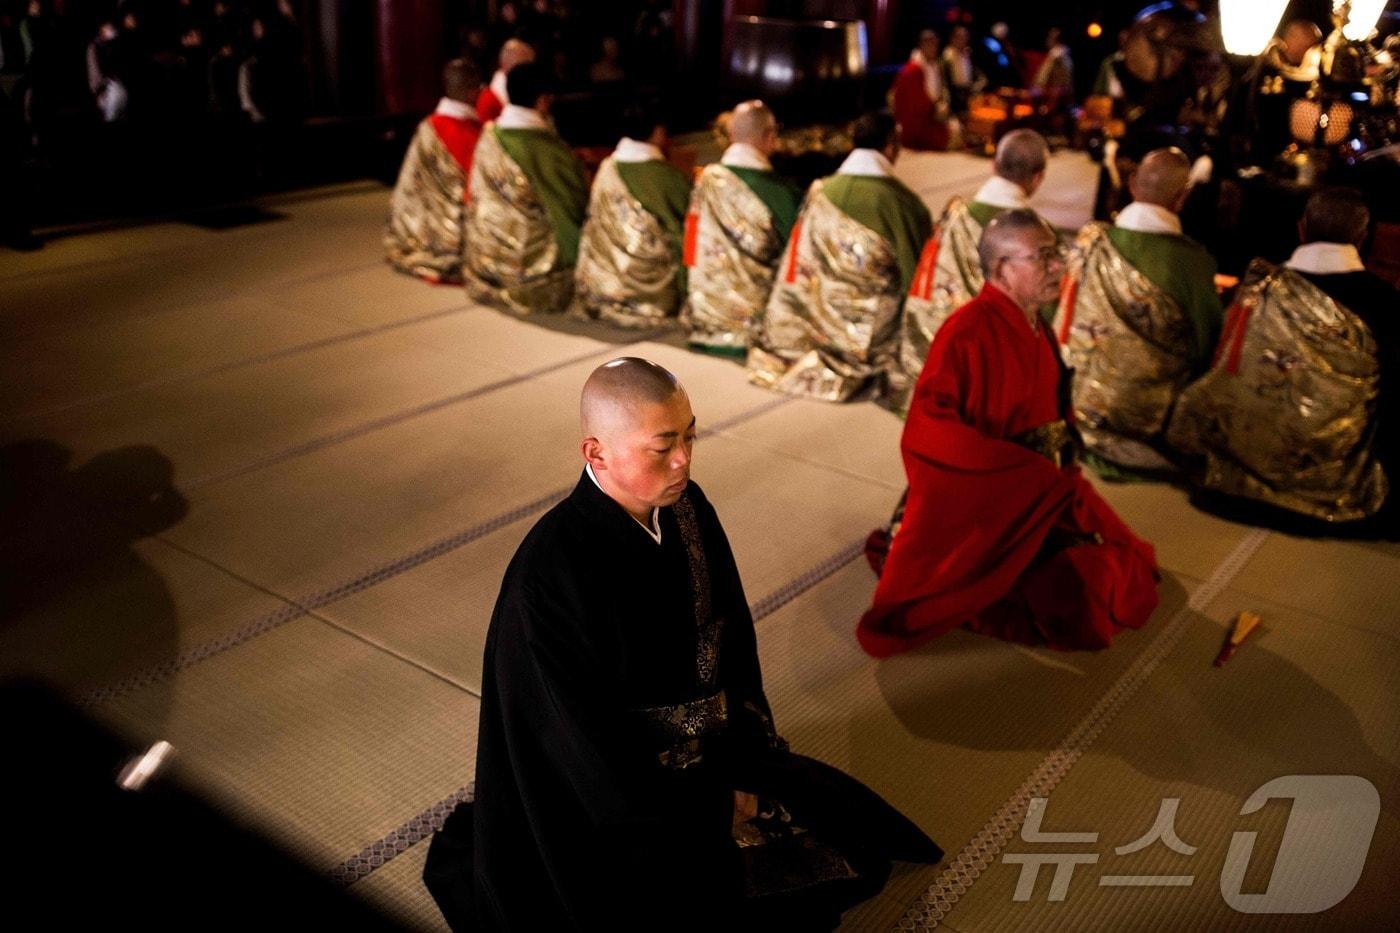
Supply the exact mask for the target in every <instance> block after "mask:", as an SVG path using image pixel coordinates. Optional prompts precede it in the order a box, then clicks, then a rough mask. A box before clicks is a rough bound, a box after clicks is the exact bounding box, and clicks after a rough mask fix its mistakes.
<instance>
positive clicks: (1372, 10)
mask: <svg viewBox="0 0 1400 933" xmlns="http://www.w3.org/2000/svg"><path fill="white" fill-rule="evenodd" d="M1341 5H1342V4H1341V2H1334V3H1333V4H1332V7H1333V9H1337V8H1340V7H1341ZM1385 5H1386V0H1352V2H1351V17H1350V18H1349V19H1348V20H1347V21H1346V25H1344V26H1343V27H1342V35H1344V36H1346V37H1347V39H1348V41H1351V42H1362V41H1364V40H1366V39H1367V38H1368V37H1369V36H1370V35H1371V33H1373V32H1375V31H1376V26H1377V24H1378V23H1379V22H1380V19H1381V14H1382V13H1384V12H1385Z"/></svg>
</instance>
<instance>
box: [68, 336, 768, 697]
mask: <svg viewBox="0 0 1400 933" xmlns="http://www.w3.org/2000/svg"><path fill="white" fill-rule="evenodd" d="M613 349H615V348H609V349H608V350H605V351H603V352H605V353H606V352H611V351H612V350H613ZM591 355H593V356H597V355H600V354H596V353H595V354H591ZM575 362H577V361H575ZM791 401H792V398H791V397H788V396H778V397H776V398H772V399H768V400H766V401H764V402H763V403H762V404H759V405H756V406H754V407H753V408H750V409H749V410H747V411H743V412H739V413H738V414H736V415H734V416H733V417H731V418H726V419H725V420H723V421H721V422H719V423H717V424H715V425H714V426H713V427H712V428H710V429H709V431H713V432H720V431H723V430H725V429H726V428H729V427H733V426H734V425H737V424H742V423H743V422H745V421H748V420H749V419H750V418H757V417H759V416H760V415H764V414H766V413H768V412H770V411H772V410H774V409H775V408H779V407H781V406H783V405H786V404H788V403H789V402H791ZM705 433H708V432H705ZM571 489H573V486H562V487H560V488H558V489H553V490H551V491H549V492H548V493H546V494H545V495H543V496H540V497H539V498H538V499H535V500H534V501H532V502H527V503H525V504H524V505H520V506H516V507H515V508H513V509H510V510H508V511H505V512H502V513H500V514H498V515H495V516H492V517H491V518H488V519H487V520H486V521H484V522H480V523H479V524H476V525H473V526H471V527H470V528H467V529H465V530H463V531H460V532H457V533H456V534H453V535H449V536H447V537H446V538H442V539H440V540H438V541H434V542H433V543H432V544H429V545H428V546H427V547H424V548H420V549H418V550H416V551H413V552H411V553H409V554H405V555H404V556H402V557H399V558H396V559H395V560H392V561H388V562H386V563H383V564H380V565H379V566H377V567H373V568H371V569H369V570H367V571H365V572H363V573H360V574H357V575H355V576H353V577H351V578H350V579H349V580H346V581H345V582H344V583H340V584H337V585H336V586H332V587H328V588H326V589H324V590H321V591H319V592H316V593H313V594H311V595H309V596H305V597H303V598H301V599H289V598H287V597H285V596H281V595H280V594H276V593H272V594H270V595H273V596H276V597H277V598H279V599H281V600H283V601H284V603H285V605H283V606H281V607H279V608H277V609H274V610H272V611H271V612H268V613H266V614H264V615H263V616H261V617H259V618H258V619H256V620H254V621H253V622H251V623H249V624H248V625H246V626H244V627H243V628H240V629H238V630H237V631H235V632H232V633H230V634H228V635H224V636H222V637H220V638H216V639H213V640H211V641H207V642H205V643H203V644H201V645H196V646H194V647H193V648H190V649H188V650H186V651H182V652H180V653H179V654H178V655H176V656H175V657H174V658H171V659H170V660H169V661H165V662H162V663H161V664H157V665H154V666H152V667H148V668H146V669H145V670H143V671H139V672H138V673H136V674H133V675H131V676H129V677H125V678H123V679H121V680H119V681H117V682H116V683H113V684H110V685H107V686H103V687H98V688H97V689H95V690H92V691H91V692H89V693H87V694H85V695H84V696H83V697H82V699H81V701H80V704H81V705H82V706H83V707H93V706H99V705H101V704H103V703H108V702H110V701H112V700H114V699H116V698H117V697H121V696H125V695H127V694H129V693H132V692H134V691H136V690H140V689H141V688H143V687H147V686H149V685H151V684H153V683H158V682H160V681H163V680H167V679H169V678H171V677H173V676H175V675H176V674H178V673H180V672H181V671H183V670H186V669H187V668H190V667H193V666H194V665H196V664H198V663H200V662H201V661H207V660H208V659H209V658H212V657H214V656H216V655H219V654H223V653H224V652H225V651H228V650H229V649H231V648H236V647H238V646H239V645H242V644H245V643H247V642H249V641H252V640H253V639H254V638H257V637H258V636H260V635H265V634H267V633H268V632H270V631H272V630H273V629H276V628H279V627H281V626H283V625H285V624H286V623H288V622H290V621H292V620H293V619H298V618H300V617H301V616H303V615H306V614H308V613H310V612H314V611H315V610H317V609H320V608H322V607H323V606H328V605H330V604H331V603H334V602H338V601H340V600H342V599H344V598H345V597H347V596H350V595H352V594H354V593H359V592H361V591H362V590H367V589H369V588H370V587H372V586H375V585H377V584H379V583H382V582H384V581H385V580H388V579H390V578H391V577H396V576H398V575H399V574H401V573H405V572H407V571H409V570H412V569H413V568H415V567H418V566H421V565H422V564H425V563H427V562H428V561H430V560H433V559H434V558H437V557H441V556H442V555H444V554H447V553H448V552H450V551H455V550H456V549H457V548H460V547H463V546H464V545H467V544H470V543H471V542H473V541H475V540H477V539H478V538H482V537H485V536H486V535H489V534H491V533H492V532H494V531H496V530H498V529H501V528H504V527H506V526H507V525H511V524H514V523H515V522H518V521H520V520H521V519H522V518H528V517H529V516H531V515H534V514H535V513H537V512H543V511H544V510H545V509H547V508H549V507H550V506H551V505H553V504H554V503H556V502H558V501H559V500H561V499H563V498H564V497H565V496H567V495H568V494H569V491H570V490H571ZM161 540H162V541H164V542H165V543H166V544H167V545H170V546H172V547H176V545H174V544H173V543H172V542H170V541H168V540H166V539H165V538H163V537H162V538H161ZM179 550H181V551H186V552H187V553H190V552H188V551H187V550H186V549H185V548H183V547H180V548H179ZM194 556H196V557H198V556H200V555H194ZM201 559H203V558H201ZM215 566H217V565H215ZM791 598H792V597H791V596H789V597H788V599H791ZM785 601H786V600H785ZM780 605H781V604H780Z"/></svg>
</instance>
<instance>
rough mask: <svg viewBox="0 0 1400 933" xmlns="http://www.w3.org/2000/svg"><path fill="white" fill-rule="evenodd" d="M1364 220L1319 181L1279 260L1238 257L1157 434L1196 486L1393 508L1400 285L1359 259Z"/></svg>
mask: <svg viewBox="0 0 1400 933" xmlns="http://www.w3.org/2000/svg"><path fill="white" fill-rule="evenodd" d="M1369 223H1370V212H1369V211H1368V210H1367V208H1366V202H1365V201H1364V200H1363V199H1362V197H1361V195H1360V194H1359V193H1357V192H1356V191H1353V190H1350V189H1338V188H1331V189H1323V190H1321V191H1318V192H1317V193H1315V194H1314V195H1313V196H1312V197H1311V198H1309V199H1308V203H1307V206H1306V208H1305V209H1304V212H1303V218H1302V221H1301V223H1300V225H1299V236H1300V239H1301V240H1302V243H1303V245H1302V246H1299V247H1298V249H1297V250H1296V251H1294V253H1293V255H1292V257H1291V258H1290V259H1289V260H1288V262H1286V263H1285V264H1284V265H1283V266H1281V267H1275V266H1273V265H1271V264H1270V263H1267V262H1264V261H1263V260H1255V261H1254V262H1253V263H1252V264H1251V265H1250V268H1249V271H1248V272H1247V273H1246V274H1245V279H1244V282H1243V283H1241V285H1240V290H1239V293H1238V294H1237V296H1236V298H1235V301H1234V304H1233V305H1231V307H1230V310H1229V312H1228V313H1227V314H1226V316H1225V326H1224V330H1223V332H1222V334H1221V337H1220V343H1219V345H1218V346H1217V348H1216V351H1215V362H1214V364H1213V365H1212V367H1211V370H1210V371H1209V372H1208V373H1206V375H1204V376H1203V377H1201V378H1200V379H1199V380H1197V381H1196V382H1195V383H1194V384H1192V385H1190V386H1188V387H1187V388H1186V390H1185V391H1184V392H1183V393H1182V394H1181V399H1180V400H1179V401H1178V402H1177V406H1176V412H1175V413H1174V414H1173V416H1172V420H1171V425H1170V427H1169V428H1168V432H1167V440H1168V442H1169V443H1171V444H1172V446H1173V447H1175V448H1177V449H1178V450H1180V451H1181V452H1183V453H1185V454H1188V455H1194V456H1195V457H1197V458H1199V459H1200V462H1201V471H1200V474H1199V477H1198V480H1199V483H1200V485H1201V486H1202V487H1203V488H1204V489H1206V490H1208V491H1210V492H1214V493H1219V494H1223V495H1225V496H1230V497H1238V498H1242V499H1245V500H1253V501H1254V502H1257V503H1262V504H1264V505H1266V506H1271V507H1273V511H1274V512H1275V513H1277V510H1283V512H1284V513H1292V514H1294V515H1298V516H1303V517H1307V518H1311V519H1314V520H1318V521H1321V522H1325V523H1328V524H1335V523H1340V522H1351V521H1356V520H1359V519H1367V518H1371V517H1374V516H1377V515H1378V514H1380V513H1382V510H1383V509H1384V511H1385V513H1393V512H1394V511H1395V510H1394V507H1393V503H1392V504H1391V505H1387V504H1386V503H1387V501H1388V500H1394V499H1395V495H1394V493H1392V492H1390V487H1391V485H1392V484H1393V483H1394V480H1395V471H1396V470H1397V469H1400V461H1397V459H1396V436H1397V431H1396V423H1395V421H1396V413H1395V397H1394V394H1395V388H1394V380H1395V378H1396V372H1397V368H1396V367H1397V352H1398V351H1400V341H1398V340H1397V337H1400V333H1398V332H1397V324H1400V321H1397V318H1396V309H1397V308H1400V292H1397V290H1396V289H1395V288H1393V287H1392V286H1391V285H1389V284H1388V283H1386V282H1385V281H1384V280H1382V279H1380V278H1378V277H1376V276H1374V275H1372V274H1371V273H1369V272H1367V271H1366V269H1365V267H1364V266H1363V265H1362V263H1361V257H1360V254H1359V253H1358V251H1357V246H1358V245H1360V244H1361V243H1362V242H1363V241H1364V240H1365V238H1366V232H1367V227H1368V225H1369ZM1377 524H1381V522H1380V521H1379V520H1378V521H1377Z"/></svg>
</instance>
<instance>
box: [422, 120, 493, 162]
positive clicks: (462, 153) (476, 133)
mask: <svg viewBox="0 0 1400 933" xmlns="http://www.w3.org/2000/svg"><path fill="white" fill-rule="evenodd" d="M428 119H429V120H430V121H431V122H432V124H433V132H435V133H437V135H438V139H440V140H442V144H443V146H445V147H446V148H447V151H448V152H449V153H451V155H452V158H453V159H455V160H456V162H457V164H458V165H460V166H462V174H463V175H464V177H466V178H471V176H472V153H473V152H475V151H476V141H477V140H478V139H480V138H481V124H480V123H478V122H477V121H476V120H460V119H458V118H457V117H449V116H447V115H446V114H442V113H435V114H433V115H432V116H431V117H429V118H428Z"/></svg>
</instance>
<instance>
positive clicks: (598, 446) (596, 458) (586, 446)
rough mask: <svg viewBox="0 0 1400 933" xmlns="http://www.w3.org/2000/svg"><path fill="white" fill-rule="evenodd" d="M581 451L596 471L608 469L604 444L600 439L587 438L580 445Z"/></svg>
mask: <svg viewBox="0 0 1400 933" xmlns="http://www.w3.org/2000/svg"><path fill="white" fill-rule="evenodd" d="M579 451H580V452H581V453H582V454H583V459H584V460H586V461H587V462H588V463H589V465H590V466H592V467H593V469H594V470H595V471H596V470H606V469H607V464H606V463H604V461H603V442H602V441H600V440H598V438H596V437H585V438H584V439H583V441H582V442H581V443H580V444H579Z"/></svg>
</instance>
